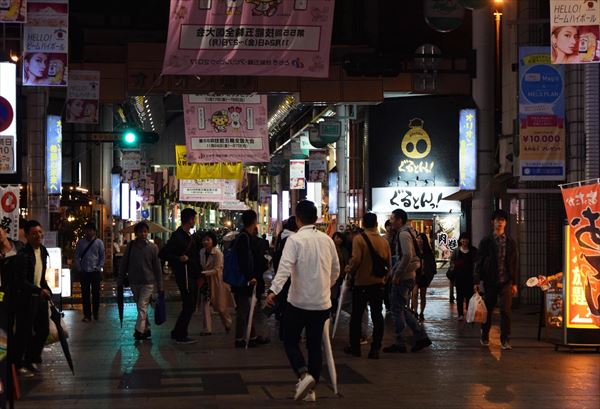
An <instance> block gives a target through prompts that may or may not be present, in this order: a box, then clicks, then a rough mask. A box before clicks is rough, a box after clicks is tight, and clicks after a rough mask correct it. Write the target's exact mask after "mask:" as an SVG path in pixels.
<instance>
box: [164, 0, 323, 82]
mask: <svg viewBox="0 0 600 409" xmlns="http://www.w3.org/2000/svg"><path fill="white" fill-rule="evenodd" d="M334 6H335V1H334V0H286V1H282V0H252V1H250V0H246V1H243V0H226V1H222V0H197V1H196V0H195V1H190V0H171V10H170V17H169V32H168V37H167V48H166V52H165V58H164V65H163V74H171V75H215V73H217V72H218V75H257V76H258V75H262V76H294V77H327V75H328V73H329V49H330V46H331V32H332V26H333V11H334Z"/></svg>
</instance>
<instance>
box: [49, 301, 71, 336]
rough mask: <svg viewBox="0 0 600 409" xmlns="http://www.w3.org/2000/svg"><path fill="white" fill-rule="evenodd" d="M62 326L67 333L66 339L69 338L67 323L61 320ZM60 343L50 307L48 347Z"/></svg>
mask: <svg viewBox="0 0 600 409" xmlns="http://www.w3.org/2000/svg"><path fill="white" fill-rule="evenodd" d="M60 326H61V327H62V328H63V330H64V332H65V338H69V331H68V330H67V325H66V324H65V321H64V320H63V319H62V318H61V319H60ZM58 341H60V340H59V339H58V329H57V328H56V324H55V323H54V321H52V319H51V318H50V306H48V338H46V345H50V344H54V343H56V342H58Z"/></svg>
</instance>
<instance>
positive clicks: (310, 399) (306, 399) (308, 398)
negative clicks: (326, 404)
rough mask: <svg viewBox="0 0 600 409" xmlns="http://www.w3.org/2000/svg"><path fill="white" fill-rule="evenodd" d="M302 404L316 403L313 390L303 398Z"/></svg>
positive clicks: (315, 395)
mask: <svg viewBox="0 0 600 409" xmlns="http://www.w3.org/2000/svg"><path fill="white" fill-rule="evenodd" d="M303 400H304V402H316V401H317V394H316V393H315V391H314V390H311V391H309V392H308V393H307V394H306V396H305V397H304V399H303Z"/></svg>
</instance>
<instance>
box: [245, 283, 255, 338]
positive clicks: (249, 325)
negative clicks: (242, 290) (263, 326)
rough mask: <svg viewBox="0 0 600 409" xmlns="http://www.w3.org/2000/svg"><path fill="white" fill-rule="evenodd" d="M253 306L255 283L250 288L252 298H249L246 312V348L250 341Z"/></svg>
mask: <svg viewBox="0 0 600 409" xmlns="http://www.w3.org/2000/svg"><path fill="white" fill-rule="evenodd" d="M254 308H256V284H254V287H253V288H252V299H251V300H250V314H248V326H247V327H246V349H248V342H249V341H250V332H252V318H253V317H254Z"/></svg>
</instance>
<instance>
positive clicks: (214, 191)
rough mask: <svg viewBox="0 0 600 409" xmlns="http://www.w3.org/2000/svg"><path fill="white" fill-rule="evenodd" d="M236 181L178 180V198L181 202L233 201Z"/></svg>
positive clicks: (236, 186)
mask: <svg viewBox="0 0 600 409" xmlns="http://www.w3.org/2000/svg"><path fill="white" fill-rule="evenodd" d="M237 188H238V183H237V181H235V180H227V179H199V180H180V181H179V200H180V201H182V202H208V203H210V202H212V203H219V202H228V201H235V200H236V195H237Z"/></svg>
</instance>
